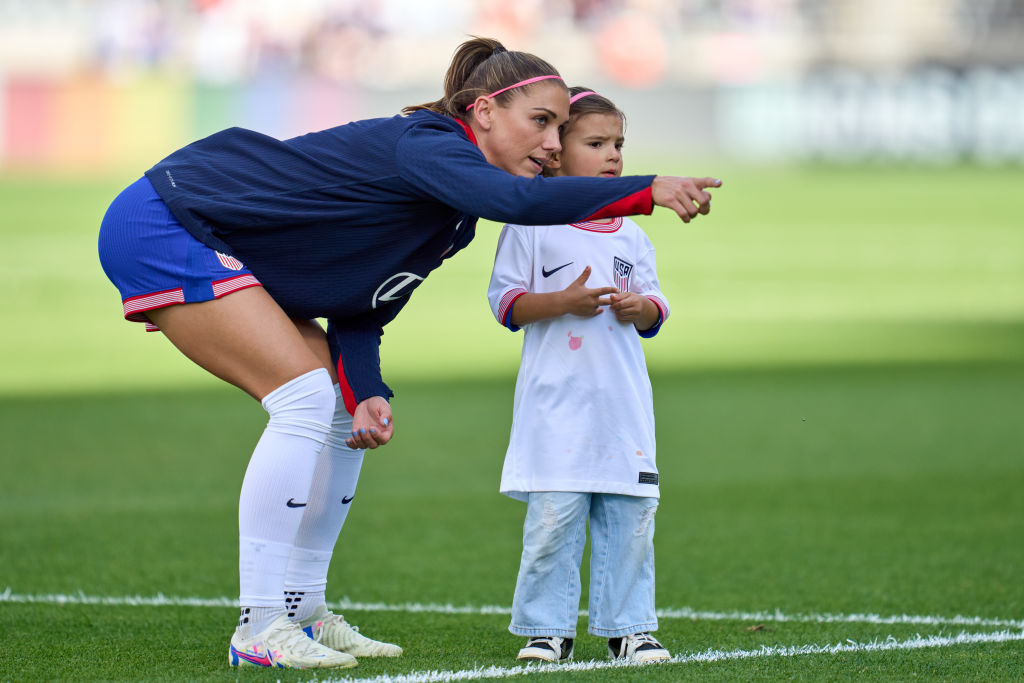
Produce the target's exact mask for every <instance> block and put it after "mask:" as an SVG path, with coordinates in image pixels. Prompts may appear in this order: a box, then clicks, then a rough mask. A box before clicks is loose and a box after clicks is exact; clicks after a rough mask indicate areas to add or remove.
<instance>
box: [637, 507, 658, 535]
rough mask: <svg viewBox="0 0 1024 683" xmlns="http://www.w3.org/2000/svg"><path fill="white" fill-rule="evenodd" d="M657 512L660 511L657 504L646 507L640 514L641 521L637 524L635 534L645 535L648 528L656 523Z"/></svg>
mask: <svg viewBox="0 0 1024 683" xmlns="http://www.w3.org/2000/svg"><path fill="white" fill-rule="evenodd" d="M656 512H658V506H657V505H652V506H651V507H649V508H646V509H645V510H644V511H643V514H641V515H640V523H639V524H637V527H636V530H635V531H634V532H633V534H634V535H636V536H643V535H644V534H646V533H647V530H648V529H649V528H650V527H651V524H653V523H654V515H655V513H656Z"/></svg>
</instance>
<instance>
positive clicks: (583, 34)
mask: <svg viewBox="0 0 1024 683" xmlns="http://www.w3.org/2000/svg"><path fill="white" fill-rule="evenodd" d="M467 34H475V35H487V36H493V37H497V38H499V39H501V40H503V41H505V42H506V44H507V45H508V46H509V47H510V48H512V49H523V50H529V51H535V52H537V53H539V54H541V55H543V56H545V57H547V58H549V59H550V60H551V61H552V62H553V63H555V64H556V65H557V66H558V67H559V68H561V69H562V70H563V71H568V70H572V72H573V73H575V74H577V77H578V78H580V79H592V78H595V77H602V76H604V77H608V78H609V79H611V80H614V81H616V82H618V83H621V84H623V85H626V86H632V87H637V88H642V87H647V86H652V85H657V84H665V83H667V84H700V83H712V82H714V83H723V82H724V83H740V84H743V83H751V82H759V81H761V80H764V79H766V78H778V77H787V76H792V75H799V74H801V73H804V72H806V71H808V70H812V69H814V68H817V67H819V66H820V65H822V64H837V63H838V64H849V65H853V66H857V67H861V68H873V69H901V68H912V67H914V66H917V65H920V64H935V63H939V64H947V65H959V66H969V65H974V64H994V65H1001V66H1007V65H1013V64H1021V63H1024V40H1021V39H1020V36H1022V35H1024V0H900V1H899V2H892V1H891V0H515V1H512V0H417V1H415V2H412V1H406V0H0V72H3V73H6V74H7V75H8V76H9V75H11V74H17V75H22V74H26V75H42V74H48V75H56V76H62V75H67V74H69V73H76V72H83V71H91V72H98V73H101V74H103V75H105V76H108V77H111V78H119V79H124V78H131V77H132V76H133V75H135V74H138V73H139V72H145V71H152V70H169V71H174V72H178V73H181V74H184V75H186V76H188V77H189V78H194V79H198V80H200V81H204V82H213V83H217V82H221V83H223V82H232V81H239V80H245V79H247V78H250V77H252V76H253V75H254V74H265V73H267V72H275V71H278V72H284V73H292V72H296V73H297V72H301V73H313V74H317V75H320V76H325V77H328V78H330V79H333V80H336V81H339V82H349V83H353V84H358V85H360V86H365V87H370V88H389V87H396V88H397V87H409V86H416V85H421V84H431V85H432V84H434V83H436V82H437V78H438V74H439V72H440V71H441V70H443V68H444V65H445V64H446V63H447V61H448V58H449V57H450V54H451V51H452V49H453V48H454V46H455V45H456V44H458V42H459V41H460V40H461V39H463V38H464V37H465V36H466V35H467Z"/></svg>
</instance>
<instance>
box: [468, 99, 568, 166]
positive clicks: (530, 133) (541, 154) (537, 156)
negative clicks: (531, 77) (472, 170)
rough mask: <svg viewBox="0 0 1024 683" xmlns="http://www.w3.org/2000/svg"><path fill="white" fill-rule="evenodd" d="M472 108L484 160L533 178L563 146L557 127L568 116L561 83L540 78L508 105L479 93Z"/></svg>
mask: <svg viewBox="0 0 1024 683" xmlns="http://www.w3.org/2000/svg"><path fill="white" fill-rule="evenodd" d="M471 111H472V113H473V115H472V116H471V117H470V126H471V127H472V128H473V132H474V133H475V134H476V138H477V143H478V144H479V145H480V151H482V152H483V153H484V157H486V159H487V161H488V162H490V163H491V164H494V165H495V166H497V167H498V168H501V169H504V170H506V171H508V172H509V173H511V174H513V175H517V176H521V177H523V178H533V177H534V176H536V175H538V174H540V172H541V170H542V169H543V168H544V165H545V164H546V163H547V162H548V161H549V160H550V159H551V155H552V154H555V153H556V152H558V151H559V150H560V149H561V148H562V145H561V143H560V142H559V140H558V128H559V126H561V125H562V124H563V123H565V122H566V121H567V120H568V118H569V94H568V92H566V89H565V87H564V86H563V85H562V84H561V83H557V82H555V83H552V82H540V83H535V84H533V85H531V86H528V87H525V88H523V89H522V91H521V92H518V93H516V94H515V95H514V96H513V97H512V99H511V100H510V101H509V103H508V106H505V107H502V106H500V105H498V104H497V103H496V102H495V101H494V100H492V99H489V98H486V97H480V98H477V101H476V104H475V106H474V107H473V110H471Z"/></svg>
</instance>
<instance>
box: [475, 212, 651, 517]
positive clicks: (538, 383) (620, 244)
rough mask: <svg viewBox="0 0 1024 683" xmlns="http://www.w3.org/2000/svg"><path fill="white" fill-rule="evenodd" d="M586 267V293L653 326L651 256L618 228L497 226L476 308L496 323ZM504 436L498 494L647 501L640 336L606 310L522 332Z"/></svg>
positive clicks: (645, 386) (646, 391) (647, 435)
mask: <svg viewBox="0 0 1024 683" xmlns="http://www.w3.org/2000/svg"><path fill="white" fill-rule="evenodd" d="M588 265H589V266H590V267H591V274H590V279H589V280H588V281H587V283H586V286H587V287H591V288H594V287H605V286H614V287H617V288H618V289H619V290H620V291H630V292H636V293H638V294H641V295H643V296H646V297H648V298H649V299H651V300H652V301H653V302H654V303H655V304H656V305H657V307H658V311H659V313H660V317H659V321H658V323H657V324H656V325H655V326H654V327H653V328H652V329H651V330H649V331H645V332H643V333H642V335H643V336H645V337H649V336H653V335H654V334H656V333H657V331H658V329H659V327H660V325H661V323H662V322H664V320H665V319H666V318H667V317H668V314H669V306H668V302H667V300H666V298H665V296H664V295H663V294H662V293H661V290H660V289H659V287H658V278H657V275H656V268H655V260H654V247H653V246H652V245H651V241H650V240H649V239H648V238H647V235H645V234H644V232H643V231H642V230H641V229H640V227H639V226H638V225H637V224H636V223H634V222H633V221H631V220H630V219H628V218H615V219H613V220H612V221H611V222H610V223H589V222H587V223H574V224H572V225H548V226H536V227H524V226H521V225H506V226H505V227H504V228H503V229H502V231H501V236H500V237H499V239H498V250H497V254H496V256H495V259H494V270H493V272H492V274H491V282H490V286H489V288H488V292H487V296H488V299H489V300H490V304H491V310H492V311H493V313H494V316H495V317H496V318H497V319H498V322H500V323H502V324H503V325H506V326H507V327H509V328H510V329H512V330H516V329H518V328H517V327H515V326H514V325H512V324H511V320H510V318H511V310H512V306H513V304H514V303H515V300H516V299H517V298H518V297H520V296H522V295H523V294H526V293H546V292H558V291H561V290H563V289H565V288H566V287H568V286H569V285H570V284H571V283H572V282H573V281H574V280H575V279H576V278H578V277H579V276H580V274H581V273H582V272H583V269H584V268H585V267H586V266H588ZM524 330H525V334H524V338H523V354H522V361H521V363H520V366H519V376H518V377H517V379H516V393H515V403H514V406H513V410H512V433H511V436H510V438H509V445H508V451H507V452H506V454H505V465H504V467H503V468H502V473H501V492H502V493H504V494H506V495H508V496H511V497H513V498H518V499H525V498H526V496H525V494H526V493H527V492H530V491H576V492H591V493H620V494H625V495H631V496H649V497H658V496H659V490H658V468H657V464H656V457H655V456H656V450H655V441H654V405H653V399H652V393H651V382H650V379H649V378H648V376H647V363H646V362H645V360H644V354H643V349H641V347H640V336H641V335H640V334H638V333H637V330H636V328H635V327H634V326H633V324H632V323H623V322H619V321H618V320H617V319H616V318H615V314H614V313H613V312H612V311H611V310H609V309H608V308H607V307H605V309H604V310H603V311H602V312H601V313H600V314H598V315H596V316H593V317H579V316H575V315H563V316H561V317H558V318H551V319H548V320H542V321H539V322H535V323H530V324H528V325H525V326H524Z"/></svg>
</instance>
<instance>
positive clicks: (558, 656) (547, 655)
mask: <svg viewBox="0 0 1024 683" xmlns="http://www.w3.org/2000/svg"><path fill="white" fill-rule="evenodd" d="M572 642H573V641H572V638H559V637H558V636H545V637H541V638H530V639H529V640H528V641H526V647H524V648H523V649H522V650H520V651H519V655H518V656H517V657H516V659H529V660H535V661H542V662H564V661H565V660H567V659H572Z"/></svg>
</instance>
